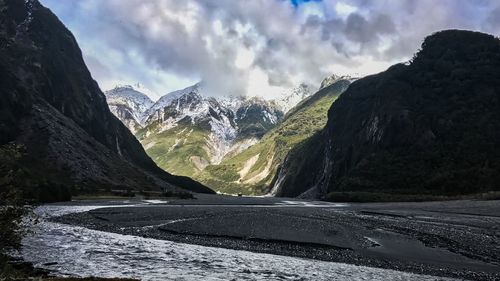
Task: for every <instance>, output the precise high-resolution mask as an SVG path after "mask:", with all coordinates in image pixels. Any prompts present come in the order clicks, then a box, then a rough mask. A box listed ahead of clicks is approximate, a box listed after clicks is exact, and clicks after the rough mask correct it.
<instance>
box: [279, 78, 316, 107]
mask: <svg viewBox="0 0 500 281" xmlns="http://www.w3.org/2000/svg"><path fill="white" fill-rule="evenodd" d="M314 92H315V91H314V89H313V87H312V86H310V85H308V84H305V83H301V84H300V85H299V86H297V87H295V88H292V89H290V91H289V92H285V93H283V94H282V96H281V97H280V98H277V99H276V100H275V102H276V104H278V106H279V107H280V108H281V110H282V111H283V112H285V113H287V112H288V111H289V110H290V109H292V108H293V107H295V106H296V105H297V104H299V102H301V101H303V100H304V99H306V98H307V97H309V96H311V95H312V94H313V93H314Z"/></svg>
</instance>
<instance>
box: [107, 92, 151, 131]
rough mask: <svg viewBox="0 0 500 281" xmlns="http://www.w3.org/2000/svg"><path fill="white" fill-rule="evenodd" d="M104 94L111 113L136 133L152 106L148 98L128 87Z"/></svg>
mask: <svg viewBox="0 0 500 281" xmlns="http://www.w3.org/2000/svg"><path fill="white" fill-rule="evenodd" d="M104 94H105V96H106V101H107V103H108V106H109V109H110V110H111V112H112V113H113V114H114V115H115V116H116V117H118V119H120V121H122V123H123V124H125V126H127V128H128V129H129V130H130V131H131V132H132V133H136V132H137V131H138V130H139V129H141V128H142V126H143V119H144V118H145V117H146V111H147V110H148V109H149V108H150V107H151V106H153V104H154V102H153V101H152V100H151V99H150V98H149V97H148V96H146V95H145V94H144V93H141V92H139V91H137V90H136V89H134V87H132V86H130V85H126V86H117V87H116V88H114V89H112V90H109V91H106V92H105V93H104Z"/></svg>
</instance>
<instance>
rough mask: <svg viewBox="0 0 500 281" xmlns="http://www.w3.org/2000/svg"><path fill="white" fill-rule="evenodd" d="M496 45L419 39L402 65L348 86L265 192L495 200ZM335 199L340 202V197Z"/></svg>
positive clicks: (454, 34) (499, 184)
mask: <svg viewBox="0 0 500 281" xmlns="http://www.w3.org/2000/svg"><path fill="white" fill-rule="evenodd" d="M499 72H500V40H499V39H498V38H495V37H494V36H491V35H487V34H483V33H478V32H471V31H460V30H447V31H441V32H437V33H435V34H433V35H431V36H429V37H427V38H426V39H425V40H424V42H423V44H422V48H421V50H420V51H419V52H418V53H417V54H416V55H415V56H414V58H413V59H412V60H411V61H410V62H409V63H406V64H396V65H394V66H392V67H390V68H389V69H388V70H387V71H385V72H382V73H379V74H376V75H372V76H369V77H365V78H363V79H360V80H357V81H356V82H354V83H353V84H352V85H351V86H350V87H349V89H348V90H347V91H346V92H345V93H344V94H342V96H341V97H340V98H339V99H338V100H337V101H335V103H334V104H333V106H332V107H331V108H330V110H329V112H328V122H327V125H326V127H325V128H324V129H323V130H321V131H320V132H318V133H317V134H315V135H314V136H313V137H311V138H309V139H308V140H307V141H306V142H304V143H301V144H300V145H298V146H297V147H295V148H294V149H293V150H292V151H291V152H290V153H289V155H288V156H287V160H286V161H285V163H284V164H283V165H282V167H281V169H280V170H279V172H278V176H277V180H276V181H275V184H274V187H273V192H274V193H275V194H276V195H278V196H292V197H295V196H302V197H313V198H326V199H330V200H337V199H338V198H339V197H338V196H344V195H345V194H354V193H371V194H374V193H376V194H386V195H385V196H386V197H388V196H389V195H387V194H391V195H390V196H394V195H398V194H399V195H403V196H406V195H419V196H421V195H461V194H473V193H480V192H486V191H498V190H500V150H499V149H498V147H499V145H500V76H499V75H498V73H499ZM342 194H343V195H342Z"/></svg>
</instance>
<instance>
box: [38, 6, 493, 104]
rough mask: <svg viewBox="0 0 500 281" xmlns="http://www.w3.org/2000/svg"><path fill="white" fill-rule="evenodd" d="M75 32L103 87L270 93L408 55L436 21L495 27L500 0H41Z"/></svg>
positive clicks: (152, 92) (439, 26) (374, 69)
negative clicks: (200, 87)
mask: <svg viewBox="0 0 500 281" xmlns="http://www.w3.org/2000/svg"><path fill="white" fill-rule="evenodd" d="M41 2H42V4H44V5H45V6H46V7H48V8H50V9H51V10H52V11H53V12H54V13H55V14H56V15H57V16H58V17H59V18H60V19H61V21H62V22H63V23H64V24H65V25H66V26H67V27H68V28H69V29H70V30H71V31H72V32H73V34H74V35H75V37H76V39H77V41H78V43H79V45H80V48H81V49H82V52H83V56H84V60H85V62H86V64H87V66H88V67H89V69H90V71H91V73H92V76H93V77H94V79H96V80H97V82H98V83H99V85H100V87H101V89H103V90H108V89H111V88H114V86H116V85H124V84H130V85H134V84H140V85H142V90H143V91H144V92H146V93H147V94H148V95H149V96H150V97H152V98H153V99H156V98H158V97H159V96H161V95H164V94H166V93H168V92H170V91H174V90H178V89H181V88H184V87H187V86H190V85H192V84H194V83H197V82H199V81H204V85H205V87H206V92H207V94H209V95H216V96H224V95H247V96H262V97H268V98H274V97H277V96H279V95H280V94H281V93H283V92H284V91H286V90H287V89H290V88H292V87H294V86H297V85H298V84H300V83H308V84H311V85H314V86H318V85H319V83H320V82H321V80H322V79H323V78H325V77H327V76H329V75H332V74H337V75H353V76H365V75H369V74H374V73H378V72H381V71H384V70H385V69H387V68H388V67H389V66H390V65H392V64H394V63H398V62H405V61H408V60H409V59H410V58H411V57H412V56H413V54H414V53H415V52H416V51H417V50H418V48H419V47H420V45H421V43H422V41H423V39H424V38H425V36H427V35H430V34H432V33H433V32H436V31H439V30H443V29H452V28H453V29H469V30H476V31H482V32H486V33H490V34H493V35H495V36H499V35H500V1H498V0H439V1H437V0H372V1H370V0H339V1H337V0H322V1H321V0H308V1H307V0H182V1H179V0H105V1H103V0H64V1H62V0H41Z"/></svg>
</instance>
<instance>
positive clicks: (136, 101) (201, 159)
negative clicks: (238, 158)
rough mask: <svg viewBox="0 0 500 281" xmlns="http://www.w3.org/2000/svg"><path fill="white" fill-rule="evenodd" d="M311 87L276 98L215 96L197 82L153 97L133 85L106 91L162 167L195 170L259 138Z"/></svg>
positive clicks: (182, 171)
mask: <svg viewBox="0 0 500 281" xmlns="http://www.w3.org/2000/svg"><path fill="white" fill-rule="evenodd" d="M313 92H314V90H313V87H312V86H309V85H307V84H300V85H299V86H297V87H295V88H292V89H290V90H289V91H288V92H285V93H283V95H282V96H281V97H280V98H277V99H274V100H266V99H264V98H260V97H241V96H225V97H213V96H208V95H206V94H205V91H204V84H203V83H202V82H200V83H197V84H194V85H192V86H190V87H187V88H185V89H181V90H177V91H174V92H170V93H168V94H166V95H164V96H162V97H161V98H160V99H158V100H157V101H156V102H152V101H151V99H149V98H148V97H147V96H146V95H144V94H143V93H141V92H140V90H138V89H137V88H135V87H131V86H126V87H117V88H115V89H113V90H110V91H108V92H106V96H107V99H108V104H109V107H110V109H111V111H112V112H113V113H114V114H115V115H116V116H117V117H118V118H119V119H120V120H122V122H123V123H125V125H127V127H129V129H130V130H131V131H132V132H133V133H134V134H135V135H136V137H137V138H138V139H139V140H140V141H141V143H142V144H143V146H144V148H145V149H146V152H147V153H148V154H149V155H150V157H152V158H153V160H155V162H156V163H158V164H159V165H160V167H162V168H164V169H166V170H168V171H171V172H172V173H174V174H179V175H186V176H193V175H194V174H195V173H197V172H200V171H202V170H203V169H204V168H205V167H206V166H208V165H212V164H218V163H220V162H221V161H222V160H223V159H224V158H225V157H226V156H229V155H234V154H238V153H240V152H242V151H243V150H245V149H247V148H248V147H250V146H252V145H254V144H255V143H257V142H258V141H259V140H260V139H261V138H262V136H263V135H264V134H266V133H267V132H268V131H269V130H271V129H272V128H274V127H275V126H276V125H278V124H279V122H280V121H281V120H282V119H283V117H284V115H285V113H286V112H287V111H289V110H290V109H291V108H293V107H294V106H296V105H297V104H298V103H299V102H301V101H302V100H304V99H305V98H307V97H309V96H311V95H312V94H313Z"/></svg>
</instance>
